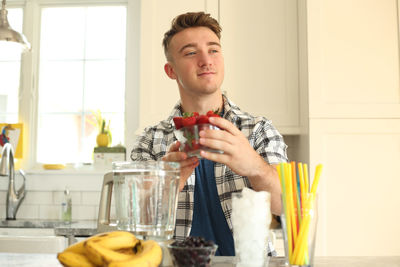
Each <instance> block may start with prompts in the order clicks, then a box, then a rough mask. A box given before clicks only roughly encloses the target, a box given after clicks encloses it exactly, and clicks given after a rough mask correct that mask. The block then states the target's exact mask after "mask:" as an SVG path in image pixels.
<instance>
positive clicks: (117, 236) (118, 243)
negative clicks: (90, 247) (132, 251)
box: [88, 231, 139, 250]
mask: <svg viewBox="0 0 400 267" xmlns="http://www.w3.org/2000/svg"><path fill="white" fill-rule="evenodd" d="M89 240H90V241H94V242H96V243H98V244H99V245H100V246H102V247H105V248H108V249H112V250H118V249H124V248H133V247H135V246H136V245H137V244H138V243H139V239H137V238H136V236H135V235H134V234H132V233H130V232H126V231H113V232H108V233H102V234H98V235H95V236H93V237H92V238H90V239H89ZM89 240H88V241H89Z"/></svg>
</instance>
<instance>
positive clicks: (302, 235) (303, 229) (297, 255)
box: [292, 194, 314, 265]
mask: <svg viewBox="0 0 400 267" xmlns="http://www.w3.org/2000/svg"><path fill="white" fill-rule="evenodd" d="M313 200H314V194H311V196H310V198H309V199H307V201H306V202H307V203H306V205H305V211H306V213H305V215H304V217H303V223H302V224H301V226H300V231H299V237H298V239H297V242H296V244H295V249H294V252H293V262H292V264H297V265H303V262H300V259H301V258H302V257H304V254H305V249H306V248H307V246H308V245H307V243H308V242H307V241H308V240H307V239H308V231H309V228H310V221H311V216H310V213H309V211H310V209H311V207H312V203H313ZM303 260H304V258H303Z"/></svg>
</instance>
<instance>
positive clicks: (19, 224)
mask: <svg viewBox="0 0 400 267" xmlns="http://www.w3.org/2000/svg"><path fill="white" fill-rule="evenodd" d="M70 224H71V222H64V221H59V220H3V221H0V228H51V229H53V228H55V227H60V226H68V225H70Z"/></svg>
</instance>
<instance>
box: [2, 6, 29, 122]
mask: <svg viewBox="0 0 400 267" xmlns="http://www.w3.org/2000/svg"><path fill="white" fill-rule="evenodd" d="M7 10H8V21H9V23H10V25H11V26H12V28H13V29H14V30H16V31H18V32H21V31H22V16H23V11H22V8H8V9H7ZM7 52H8V51H7V50H6V48H5V47H1V48H0V73H1V86H0V122H6V123H14V122H17V121H18V107H19V103H18V92H19V80H20V68H21V56H20V55H19V54H18V53H7Z"/></svg>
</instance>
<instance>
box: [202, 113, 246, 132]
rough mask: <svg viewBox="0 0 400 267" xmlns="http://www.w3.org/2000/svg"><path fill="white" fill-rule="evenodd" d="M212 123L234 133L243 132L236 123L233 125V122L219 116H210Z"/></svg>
mask: <svg viewBox="0 0 400 267" xmlns="http://www.w3.org/2000/svg"><path fill="white" fill-rule="evenodd" d="M208 120H209V121H210V123H211V124H213V125H215V126H218V127H219V128H221V129H223V130H225V131H228V132H230V133H231V134H233V135H239V134H241V131H240V130H239V129H238V128H236V126H235V125H233V123H232V122H230V121H228V120H226V119H224V118H219V117H210V118H208Z"/></svg>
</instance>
